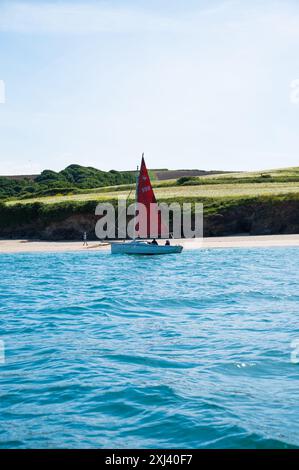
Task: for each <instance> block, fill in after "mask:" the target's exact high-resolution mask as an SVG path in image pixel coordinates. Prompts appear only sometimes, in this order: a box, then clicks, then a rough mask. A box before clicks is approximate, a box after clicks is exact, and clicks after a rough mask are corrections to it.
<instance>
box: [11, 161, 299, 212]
mask: <svg viewBox="0 0 299 470" xmlns="http://www.w3.org/2000/svg"><path fill="white" fill-rule="evenodd" d="M153 186H154V188H155V193H156V196H157V199H158V200H170V199H180V200H182V199H185V200H188V201H190V200H193V199H194V200H195V199H196V200H199V199H207V198H208V199H223V198H233V199H235V198H240V197H241V198H244V197H251V196H254V197H255V196H258V197H259V196H267V195H268V196H275V195H285V194H297V193H298V194H299V168H297V167H296V168H286V169H280V170H271V171H267V172H262V173H261V172H259V173H257V172H247V173H245V172H244V173H228V174H225V175H223V174H222V175H208V176H202V177H181V178H179V179H178V180H175V179H174V180H168V181H154V182H153ZM66 193H67V194H64V193H63V192H62V191H60V190H57V192H56V194H55V195H51V194H50V195H43V196H37V197H31V198H26V199H24V200H22V203H23V204H31V203H34V202H42V203H45V204H53V203H59V202H68V201H78V202H80V201H83V202H84V201H94V200H96V201H104V200H106V201H107V200H111V199H117V197H119V196H121V197H128V196H129V197H130V198H131V199H133V198H134V196H135V193H134V184H126V185H117V186H104V187H98V188H94V189H86V190H84V189H80V191H72V190H69V191H68V190H66ZM18 202H20V201H18V200H16V199H15V200H14V199H11V200H10V201H8V202H7V204H9V205H12V204H16V203H18Z"/></svg>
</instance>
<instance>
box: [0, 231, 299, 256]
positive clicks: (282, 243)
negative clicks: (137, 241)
mask: <svg viewBox="0 0 299 470" xmlns="http://www.w3.org/2000/svg"><path fill="white" fill-rule="evenodd" d="M171 243H177V244H181V245H183V247H184V249H186V250H192V249H193V250H194V249H206V248H209V249H210V248H212V249H214V248H258V247H261V248H263V247H264V248H266V247H268V248H271V247H288V246H289V247H290V246H299V234H291V235H244V236H227V237H209V238H202V239H180V240H171ZM109 248H110V245H109V243H100V242H96V241H95V242H90V243H89V244H88V247H83V243H82V241H80V242H73V241H59V242H55V241H53V242H52V241H38V240H32V241H31V240H0V254H1V253H3V254H4V253H47V252H49V253H50V252H74V251H81V252H82V251H90V252H94V251H108V250H109Z"/></svg>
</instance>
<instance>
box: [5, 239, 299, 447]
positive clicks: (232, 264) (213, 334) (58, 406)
mask: <svg viewBox="0 0 299 470" xmlns="http://www.w3.org/2000/svg"><path fill="white" fill-rule="evenodd" d="M298 272H299V249H298V248H258V249H252V248H251V249H249V248H248V249H244V248H241V249H201V250H190V251H187V250H186V251H183V253H182V254H179V255H164V256H156V257H145V256H144V257H143V256H127V255H114V256H113V255H111V254H110V253H108V252H107V253H104V252H94V251H93V252H89V251H88V250H86V252H77V253H41V254H38V253H30V254H28V253H27V254H25V253H24V254H1V255H0V447H1V448H43V449H44V448H119V449H125V448H137V449H138V448H195V449H198V448H208V449H218V448H221V449H222V448H228V449H231V448H238V449H253V448H267V449H269V448H271V449H272V448H298V447H299V419H298V417H299V288H298V287H299V274H298Z"/></svg>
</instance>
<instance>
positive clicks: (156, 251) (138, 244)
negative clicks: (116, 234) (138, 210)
mask: <svg viewBox="0 0 299 470" xmlns="http://www.w3.org/2000/svg"><path fill="white" fill-rule="evenodd" d="M135 201H136V203H141V204H143V205H144V206H145V208H146V217H147V220H146V221H145V222H146V234H147V237H149V236H150V228H151V224H152V223H157V224H158V225H157V233H158V236H161V235H162V236H163V232H165V229H166V228H165V225H164V224H163V220H162V218H161V213H160V212H159V211H158V204H157V200H156V197H155V193H154V191H153V187H152V184H151V180H150V177H149V174H148V171H147V168H146V165H145V161H144V154H142V159H141V165H140V170H139V174H137V180H136V196H135ZM136 207H137V206H136ZM150 208H152V210H150ZM155 211H156V218H155V221H154V220H152V218H153V214H154V213H155ZM135 232H136V233H137V230H136V227H135ZM182 250H183V247H182V246H181V245H171V244H170V242H169V241H168V242H167V244H163V245H161V244H159V243H158V242H156V244H155V243H152V242H148V241H146V240H141V239H139V238H138V237H136V236H135V237H134V238H133V240H130V241H123V242H111V253H112V254H127V255H166V254H167V255H168V254H172V253H181V252H182Z"/></svg>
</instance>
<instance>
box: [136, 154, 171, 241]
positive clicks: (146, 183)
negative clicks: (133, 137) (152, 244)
mask: <svg viewBox="0 0 299 470" xmlns="http://www.w3.org/2000/svg"><path fill="white" fill-rule="evenodd" d="M136 196H137V203H141V204H143V205H144V206H145V208H146V220H143V218H142V217H140V216H139V224H137V227H136V229H137V231H139V232H140V233H141V234H142V235H143V236H146V237H147V238H149V237H150V236H151V232H152V233H153V231H154V232H156V235H157V236H158V237H161V236H167V231H166V227H165V226H164V224H163V222H162V220H161V213H160V212H159V211H158V204H157V201H156V197H155V193H154V191H153V188H152V184H151V180H150V177H149V174H148V171H147V168H146V165H145V161H144V157H143V155H142V160H141V166H140V173H139V178H138V183H137V194H136ZM145 223H146V225H145ZM140 225H141V226H140Z"/></svg>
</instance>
